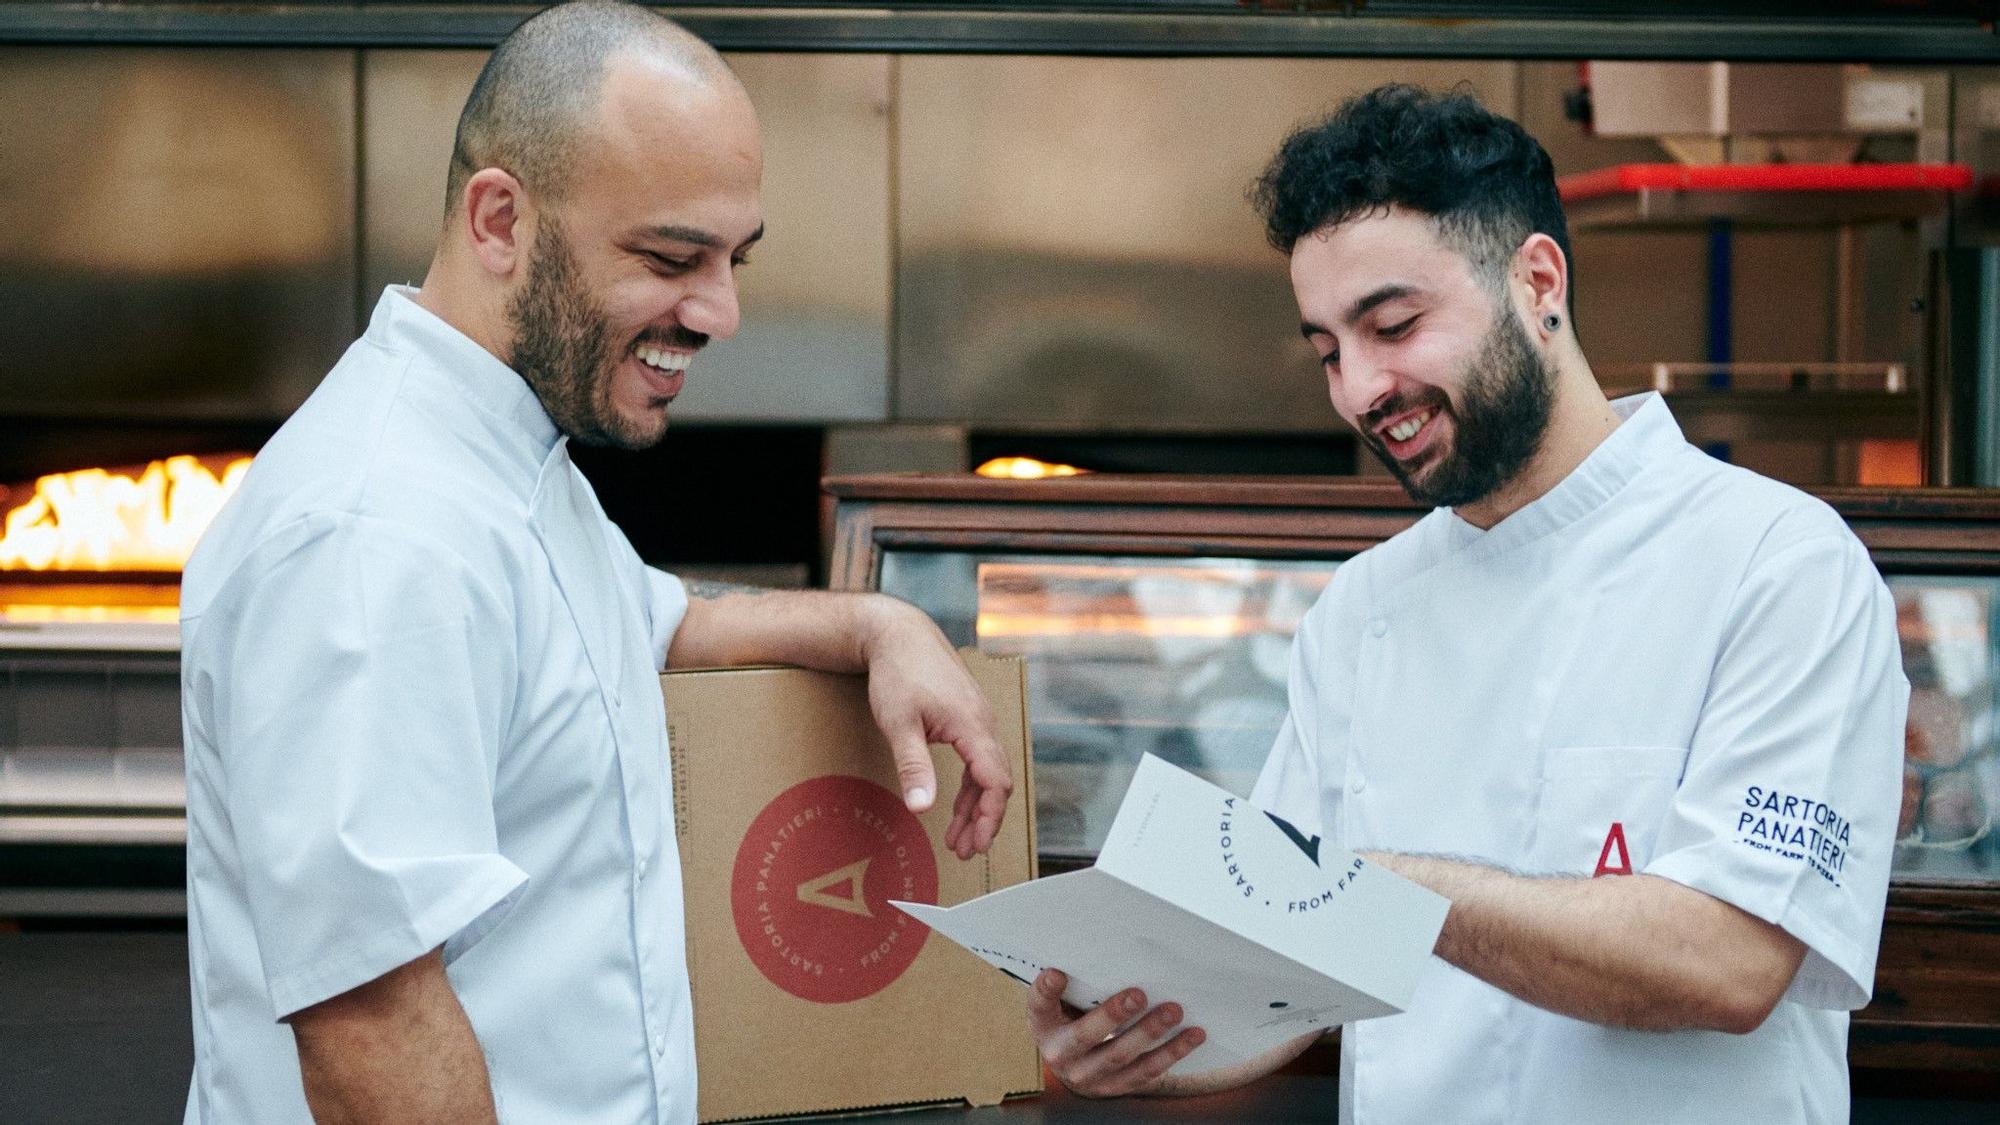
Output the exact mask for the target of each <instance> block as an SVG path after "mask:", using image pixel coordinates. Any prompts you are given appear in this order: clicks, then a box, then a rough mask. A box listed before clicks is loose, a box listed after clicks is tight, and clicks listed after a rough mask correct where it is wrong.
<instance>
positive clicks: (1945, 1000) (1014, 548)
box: [827, 475, 2000, 1072]
mask: <svg viewBox="0 0 2000 1125" xmlns="http://www.w3.org/2000/svg"><path fill="white" fill-rule="evenodd" d="M827 487H828V490H829V491H830V492H832V493H833V495H834V497H835V498H836V507H835V536H834V557H833V559H832V566H831V577H832V585H834V586H835V587H836V588H847V589H879V590H882V591H885V592H887V593H891V594H895V595H896V596H898V597H902V598H904V599H906V600H908V601H911V602H913V603H915V604H917V605H919V606H921V607H923V608H924V609H926V610H927V611H929V612H930V613H931V614H932V615H933V616H934V617H935V618H936V619H937V620H938V622H939V624H940V625H941V626H942V627H943V628H944V629H945V631H946V633H947V634H948V635H949V636H950V637H951V638H952V639H953V641H954V642H956V643H959V644H963V645H975V646H977V647H979V648H980V649H982V650H984V651H987V652H996V653H1010V654H1016V655H1021V656H1025V657H1027V658H1028V662H1029V691H1030V695H1029V715H1030V719H1031V723H1032V735H1033V739H1034V766H1035V777H1034V786H1035V802H1036V816H1037V831H1038V834H1039V846H1040V851H1041V853H1042V857H1043V863H1044V870H1046V871H1060V870H1067V869H1070V868H1073V867H1076V866H1080V865H1082V864H1085V863H1088V862H1089V861H1090V859H1091V858H1092V857H1093V856H1094V855H1095V853H1096V850H1097V848H1098V847H1099V845H1100V844H1101V843H1102V841H1103V838H1104V834H1105V832H1106V830H1107V829H1108V827H1109V824H1110V818H1111V817H1112V815H1113V814H1114V813H1115V812H1116V809H1117V805H1118V801H1119V798H1120V797H1121V796H1122V795H1123V793H1124V789H1125V785H1126V783H1127V781H1128V779H1129V778H1130V776H1131V772H1132V770H1133V769H1134V768H1135V767H1136V765H1137V763H1138V760H1139V757H1140V756H1141V755H1142V754H1143V753H1147V752H1150V753H1154V754H1158V755H1160V756H1161V757H1164V758H1167V759H1168V760H1170V761H1173V762H1175V763H1176V764H1179V765H1182V766H1184V767H1186V768H1189V769H1191V770H1194V771H1196V772H1197V773H1200V774H1202V775H1203V776H1206V777H1208V778H1209V779H1211V780H1213V781H1215V782H1216V783H1217V784H1219V785H1222V786H1223V787H1225V788H1227V789H1230V790H1232V791H1234V792H1237V793H1247V792H1248V791H1249V789H1250V786H1251V784H1252V783H1253V781H1254V780H1255V778H1256V774H1257V770H1258V769H1259V767H1260V766H1261V765H1262V763H1263V760H1264V756H1265V754H1266V753H1267V752H1268V750H1269V749H1270V746H1271V743H1272V740H1273V738H1274V736H1275V735H1276V733H1277V730H1278V726H1279V723H1280V722H1281V721H1282V719H1283V715H1284V708H1285V679H1286V670H1287V662H1288V655H1289V649H1290V639H1291V635H1292V632H1293V631H1294V629H1295V628H1296V627H1297V624H1298V622H1299V620H1300V618H1301V616H1302V615H1303V614H1304V613H1305V611H1306V609H1307V608H1308V607H1310V606H1311V604H1312V602H1313V600H1314V599H1315V598H1316V597H1317V596H1318V594H1319V592H1320V590H1321V589H1322V588H1323V587H1324V586H1325V585H1326V582H1327V580H1328V578H1329V577H1331V575H1332V574H1333V572H1334V570H1335V569H1336V568H1337V567H1338V566H1339V565H1340V563H1341V561H1342V560H1344V559H1347V558H1350V557H1352V556H1353V555H1354V554H1355V553H1357V552H1359V551H1361V550H1365V549H1366V548H1367V547H1369V546H1371V545H1373V544H1375V543H1379V542H1381V541H1382V540H1383V539H1386V538H1388V537H1389V536H1391V535H1393V534H1395V533H1396V532H1397V531H1400V530H1401V529H1403V528H1405V527H1407V526H1409V525H1410V524H1411V523H1413V522H1415V520H1416V519H1417V518H1418V517H1419V516H1420V515H1421V514H1422V510H1421V509H1419V508H1417V507H1415V506H1414V505H1412V504H1411V503H1410V502H1409V501H1408V500H1407V499H1406V498H1405V497H1404V495H1403V493H1402V492H1401V490H1400V489H1399V488H1397V487H1396V486H1395V485H1393V484H1391V483H1388V482H1367V481H1355V480H1346V481H1329V480H1318V481H1308V480H1290V479H1280V478H1241V479H1223V478H1145V477H1109V476H1098V477H1090V476H1084V477H1071V478H1063V479H1055V480H1042V481H1002V480H986V479H981V478H976V477H960V476H908V475H906V476H874V477H846V478H834V479H831V480H830V481H828V484H827ZM1820 494H1821V495H1822V496H1823V497H1824V498H1825V499H1826V500H1828V501H1829V502H1830V503H1832V504H1833V506H1834V507H1835V508H1836V509H1837V510H1838V511H1840V512H1841V514H1842V515H1843V516H1844V517H1845V518H1846V519H1847V520H1848V523H1849V526H1851V527H1852V528H1853V529H1854V530H1855V532H1856V534H1857V535H1859V536H1860V538H1861V540H1862V541H1863V542H1864V543H1865V544H1866V545H1867V546H1868V547H1869V549H1870V552H1871V555H1872V556H1873V557H1874V559H1875V562H1876V565H1877V566H1878V567H1879V568H1880V569H1881V571H1882V573H1883V575H1884V577H1885V579H1886V580H1887V582H1888V584H1889V587H1890V589H1891V592H1892V593H1893V594H1894V597H1895V602H1896V609H1897V626H1898V632H1899V634H1900V638H1901V641H1902V647H1903V659H1904V668H1905V671H1906V673H1907V675H1908V676H1909V680H1910V685H1911V699H1910V715H1909V722H1908V726H1907V729H1906V738H1905V765H1904V770H1903V780H1902V806H1901V816H1900V822H1899V824H1898V841H1897V845H1896V852H1895V859H1894V865H1893V875H1892V886H1891V890H1890V897H1889V905H1888V911H1887V918H1886V924H1885V928H1884V934H1883V941H1882V954H1881V961H1880V967H1879V970H1878V976H1877V986H1876V999H1875V1002H1874V1003H1873V1004H1872V1005H1871V1006H1870V1007H1869V1008H1868V1009H1866V1010H1865V1011H1863V1012H1861V1013H1857V1016H1856V1019H1855V1023H1854V1032H1853V1037H1852V1042H1853V1046H1854V1055H1855V1062H1856V1064H1857V1065H1861V1066H1868V1067H1879V1068H1887V1069H1901V1068H1920V1069H1925V1070H1935V1069H1938V1068H1944V1069H1959V1070H1984V1071H1989V1072H1991V1071H2000V1049H1996V1048H2000V833H1996V832H1995V831H1994V820H1995V818H1996V815H2000V647H1996V646H2000V493H1989V492H1973V491H1968V490H1916V489H1907V490H1904V489H1899V490H1886V489H1837V490H1834V489H1830V490H1822V491H1821V493H1820Z"/></svg>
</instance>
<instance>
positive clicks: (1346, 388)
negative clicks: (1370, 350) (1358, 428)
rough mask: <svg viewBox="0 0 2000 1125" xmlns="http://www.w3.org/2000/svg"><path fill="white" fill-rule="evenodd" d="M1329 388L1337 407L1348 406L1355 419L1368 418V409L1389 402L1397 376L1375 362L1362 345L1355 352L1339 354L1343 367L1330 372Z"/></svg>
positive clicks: (1347, 408) (1328, 376) (1369, 410)
mask: <svg viewBox="0 0 2000 1125" xmlns="http://www.w3.org/2000/svg"><path fill="white" fill-rule="evenodd" d="M1327 381H1328V383H1329V386H1328V388H1327V390H1328V391H1329V392H1330V393H1331V395H1332V396H1333V402H1334V406H1335V407H1336V408H1340V407H1345V408H1346V412H1348V413H1349V414H1350V416H1351V417H1353V418H1355V419H1357V420H1358V419H1362V418H1366V417H1367V416H1368V414H1369V412H1371V411H1373V410H1375V409H1377V408H1378V407H1380V406H1382V405H1383V404H1384V403H1386V402H1388V401H1389V399H1390V398H1392V397H1393V396H1394V395H1395V393H1396V376H1395V373H1394V372H1392V371H1390V370H1389V369H1388V368H1387V367H1385V366H1383V365H1382V364H1380V363H1376V362H1374V361H1373V359H1372V358H1371V357H1370V356H1368V355H1367V354H1366V352H1365V351H1364V350H1362V349H1355V354H1351V355H1342V356H1341V357H1340V369H1339V370H1338V371H1337V372H1334V371H1330V372H1328V373H1327Z"/></svg>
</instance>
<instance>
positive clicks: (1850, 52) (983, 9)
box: [0, 0, 2000, 66]
mask: <svg viewBox="0 0 2000 1125" xmlns="http://www.w3.org/2000/svg"><path fill="white" fill-rule="evenodd" d="M660 6H661V7H662V8H665V9H667V11H668V13H669V14H670V15H672V16H674V17H675V18H676V19H678V20H680V21H681V22H682V23H683V24H685V25H686V26H687V27H688V29H689V30H691V31H693V32H695V33H696V34H698V35H700V36H702V37H703V38H705V39H707V40H709V41H710V42H712V43H714V44H715V45H716V46H718V47H721V48H724V49H726V50H743V51H900V52H979V53H1025V54H1105V55H1176V56H1189V55H1264V56H1287V55H1289V56H1324V57H1354V58H1359V57H1390V58H1412V57H1415V58H1499V59H1579V58H1591V59H1690V60H1714V59H1735V60H1772V61H1811V60H1828V61H1846V62H1884V63H1887V62H1908V63H1922V64H1926V65H1934V66H1944V65H1949V64H1954V63H1982V62H1984V63H1991V62H1996V61H2000V36H1995V35H1994V34H1993V32H1992V31H1991V30H1990V28H1988V27H1986V26H1984V25H1983V24H1982V18H1990V15H1984V16H1983V15H1982V12H1983V11H1984V10H1983V9H1967V8H1966V7H1965V6H1964V5H1960V4H1949V3H1932V4H1928V5H1926V6H1925V8H1924V10H1923V11H1921V12H1918V13H1911V12H1909V11H1908V9H1907V7H1902V6H1896V7H1893V8H1892V6H1891V5H1887V4H1883V5H1869V4H1850V5H1845V6H1844V10H1831V11H1830V10H1827V8H1826V6H1822V5H1815V6H1813V8H1814V9H1815V10H1811V11H1807V12H1805V13H1804V14H1796V9H1798V8H1803V7H1805V6H1803V5H1799V6H1793V10H1792V11H1786V10H1785V6H1783V5H1748V6H1737V7H1731V6H1727V5H1720V4H1712V5H1702V6H1698V7H1697V6H1690V8H1689V10H1684V11H1681V12H1680V13H1679V14H1678V15H1676V16H1675V17H1674V18H1671V19H1667V18H1661V17H1660V16H1659V15H1658V14H1657V13H1658V11H1659V7H1658V5H1656V4H1641V3H1622V2H1621V3H1612V2H1608V0H1607V2H1602V3H1597V4H1591V5H1587V6H1566V7H1563V8H1558V7H1555V6H1553V5H1541V4H1509V3H1493V2H1488V3H1483V4H1458V5H1450V4H1438V3H1430V4H1423V3H1391V2H1386V0H1384V2H1380V3H1368V4H1365V5H1363V4H1359V3H1332V4H1329V3H1325V2H1314V3H1309V4H1307V5H1306V7H1307V10H1305V11H1296V10H1289V9H1291V8H1293V7H1295V5H1290V4H1287V5H1282V6H1276V7H1274V8H1272V9H1264V8H1262V7H1257V6H1250V7H1245V6H1241V5H1238V4H1236V3H1234V0H1208V2H1205V3H1186V2H1183V3H1152V4H1147V3H1118V4H1107V3H1080V2H1072V3H1068V4H1060V3H1043V4H1039V5H1034V4H1025V3H1017V4H1003V3H988V4H941V3H927V4H908V3H893V2H885V3H879V4H873V5H861V4H847V3H840V2H839V0H831V2H825V3H820V4H817V5H813V6H807V5H801V4H793V3H769V2H767V3H752V4H736V5H676V4H663V5H660ZM536 7H537V6H536V5H528V4H507V3H487V2H468V3H436V2H432V3H410V2H404V0H385V2H376V3H352V2H349V3H327V2H322V3H313V2H311V0H306V2H298V0H293V2H291V3H285V4H277V3H238V4H219V3H186V2H182V3H165V2H154V3H148V2H126V3H94V2H56V3H38V2H33V0H30V2H26V3H12V4H6V5H0V43H91V44H114V43H116V44H176V45H190V46H195V45H201V46H290V47H490V46H492V45H493V44H494V43H497V42H498V41H499V40H500V38H501V37H502V36H503V35H505V34H506V33H507V32H508V31H509V30H510V29H511V28H513V26H514V25H515V24H517V23H519V22H520V21H521V20H522V19H524V18H526V17H527V16H528V15H530V14H532V13H533V12H534V11H535V9H536Z"/></svg>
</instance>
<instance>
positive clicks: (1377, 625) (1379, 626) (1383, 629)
mask: <svg viewBox="0 0 2000 1125" xmlns="http://www.w3.org/2000/svg"><path fill="white" fill-rule="evenodd" d="M1368 631H1369V632H1370V633H1373V634H1374V635H1375V636H1378V637H1383V636H1387V635H1388V633H1389V623H1388V622H1387V621H1384V620H1382V619H1381V618H1379V617H1378V618H1376V619H1375V620H1373V621H1370V622H1369V623H1368Z"/></svg>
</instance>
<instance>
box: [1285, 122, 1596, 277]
mask: <svg viewBox="0 0 2000 1125" xmlns="http://www.w3.org/2000/svg"><path fill="white" fill-rule="evenodd" d="M1250 198H1251V201H1252V202H1253V203H1254V204H1256V207H1257V211H1258V213H1259V214H1261V215H1262V216H1263V218H1264V230H1265V233H1266V235H1267V236H1268V237H1269V238H1270V240H1271V245H1272V246H1275V247H1277V248H1278V249H1279V250H1280V251H1282V252H1284V253H1286V254H1289V253H1291V252H1292V247H1293V246H1294V245H1296V244H1297V243H1298V241H1299V239H1301V238H1304V237H1305V236H1306V235H1309V234H1311V233H1313V232H1314V231H1317V230H1321V229H1324V228H1326V227H1330V226H1338V225H1339V224H1341V223H1344V222H1346V221H1348V220H1349V219H1352V218H1355V217H1357V216H1360V215H1365V214H1368V213H1370V212H1373V211H1377V210H1381V209H1383V208H1387V207H1391V206H1395V207H1403V208H1407V209H1409V210H1411V211H1417V212H1421V213H1423V214H1425V215H1429V216H1430V217H1431V218H1432V220H1433V221H1435V222H1436V224H1437V228H1438V231H1439V232H1440V233H1441V234H1442V235H1443V236H1444V237H1445V239H1446V240H1447V241H1448V242H1450V243H1451V245H1452V246H1453V247H1455V248H1456V249H1457V250H1458V251H1459V252H1460V253H1462V254H1464V255H1465V256H1466V257H1467V258H1468V259H1470V260H1471V261H1472V264H1473V266H1474V268H1475V269H1476V270H1477V271H1478V272H1479V273H1480V275H1481V276H1482V277H1485V278H1486V279H1488V280H1490V281H1491V282H1493V283H1494V284H1495V285H1496V286H1497V285H1499V283H1500V282H1501V279H1502V278H1504V277H1505V276H1506V270H1507V267H1508V264H1509V263H1510V262H1511V261H1512V260H1513V257H1514V251H1516V250H1518V249H1520V246H1521V243H1522V242H1524V241H1526V239H1527V238H1528V236H1529V235H1531V234H1534V233H1536V232H1540V233H1542V234H1546V235H1548V236H1549V237H1550V238H1552V239H1554V240H1555V243H1556V245H1557V246H1559V247H1561V248H1562V252H1563V258H1564V260H1565V261H1569V262H1570V263H1571V266H1570V269H1571V279H1572V282H1574V278H1575V263H1574V261H1573V259H1572V255H1571V253H1570V248H1569V224H1568V223H1567V222H1566V221H1565V220H1564V219H1563V211H1562V201H1561V199H1560V198H1559V197H1558V196H1557V194H1556V178H1555V164H1554V163H1553V162H1552V161H1550V160H1549V154H1548V153H1547V152H1545V151H1543V149H1542V146H1541V145H1540V144H1539V143H1538V142H1537V141H1536V140H1535V138H1533V137H1531V136H1529V135H1528V133H1527V131H1526V130H1524V129H1522V128H1521V127H1520V126H1519V125H1517V124H1515V123H1514V122H1512V121H1509V120H1508V119H1507V118H1505V117H1501V116H1500V115H1499V114H1496V113H1493V112H1491V111H1489V110H1488V109H1487V108H1486V107H1485V106H1482V105H1480V104H1479V102H1478V101H1477V100H1476V99H1475V98H1473V97H1472V96H1471V95H1470V94H1466V93H1461V92H1457V91H1454V92H1451V93H1445V94H1435V93H1431V92H1429V91H1426V90H1420V89H1417V88H1416V87H1414V86H1403V85H1389V86H1380V87H1377V88H1375V89H1373V90H1370V91H1369V92H1367V93H1365V94H1362V95H1359V96H1358V97H1354V98H1351V99H1349V100H1348V101H1347V102H1346V103H1345V104H1343V105H1342V106H1341V107H1340V109H1338V110H1337V111H1335V113H1334V114H1333V116H1332V117H1329V118H1327V119H1326V120H1325V121H1322V122H1320V123H1319V124H1317V125H1309V126H1306V127H1304V128H1301V129H1299V130H1297V131H1296V132H1294V133H1293V134H1292V135H1291V136H1289V137H1287V138H1285V143H1284V144H1283V145H1282V146H1281V147H1280V148H1279V149H1278V155H1277V156H1275V157H1273V158H1272V160H1271V163H1270V166H1269V167H1267V168H1266V169H1265V170H1264V174H1263V175H1262V176H1261V177H1259V178H1258V180H1257V182H1256V184H1255V185H1253V186H1252V187H1251V189H1250ZM1570 291H1571V293H1572V294H1574V293H1575V286H1574V284H1572V285H1571V288H1570ZM1573 304H1574V301H1573V300H1572V305H1573Z"/></svg>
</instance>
